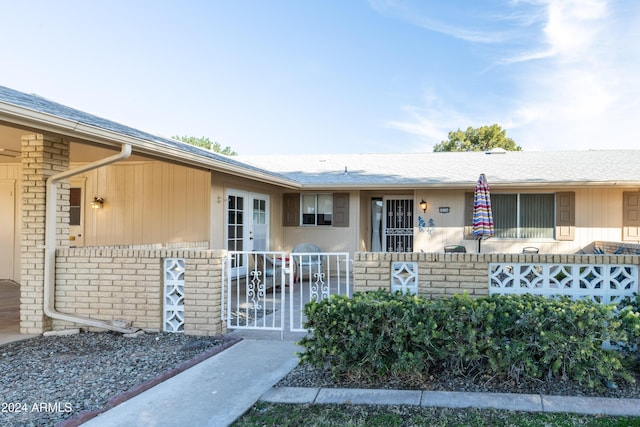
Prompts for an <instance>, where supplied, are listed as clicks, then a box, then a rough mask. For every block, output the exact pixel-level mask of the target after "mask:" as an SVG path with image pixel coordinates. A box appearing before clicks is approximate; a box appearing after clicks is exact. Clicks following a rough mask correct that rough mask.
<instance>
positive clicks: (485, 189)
mask: <svg viewBox="0 0 640 427" xmlns="http://www.w3.org/2000/svg"><path fill="white" fill-rule="evenodd" d="M493 232H494V231H493V213H492V212H491V194H490V192H489V183H488V182H487V177H486V176H485V175H484V174H480V178H478V182H476V188H475V190H474V192H473V235H474V236H476V238H477V239H478V253H480V242H481V241H482V239H488V238H489V237H491V236H493Z"/></svg>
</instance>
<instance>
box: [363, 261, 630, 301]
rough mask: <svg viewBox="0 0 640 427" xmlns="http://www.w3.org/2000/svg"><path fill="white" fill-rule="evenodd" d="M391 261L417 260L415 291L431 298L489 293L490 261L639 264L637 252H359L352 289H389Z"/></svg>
mask: <svg viewBox="0 0 640 427" xmlns="http://www.w3.org/2000/svg"><path fill="white" fill-rule="evenodd" d="M392 262H416V263H417V264H418V275H419V276H418V294H419V295H422V296H426V297H429V298H433V297H439V296H443V295H451V294H455V293H462V292H467V293H468V294H469V295H474V296H480V295H488V294H489V264H490V263H505V262H506V263H562V264H627V265H640V256H637V255H573V254H526V255H523V254H469V253H466V254H462V253H379V252H359V253H356V254H355V256H354V271H353V276H354V277H353V282H354V292H363V291H375V290H378V289H380V288H382V289H386V290H390V289H391V263H392Z"/></svg>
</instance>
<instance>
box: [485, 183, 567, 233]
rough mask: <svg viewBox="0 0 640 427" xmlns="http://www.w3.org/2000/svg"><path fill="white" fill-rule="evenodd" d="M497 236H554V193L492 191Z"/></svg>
mask: <svg viewBox="0 0 640 427" xmlns="http://www.w3.org/2000/svg"><path fill="white" fill-rule="evenodd" d="M491 208H492V211H493V223H494V229H495V235H494V236H495V237H497V238H504V239H538V238H543V239H544V238H548V239H553V237H554V231H555V195H554V194H525V193H523V194H520V193H518V194H491Z"/></svg>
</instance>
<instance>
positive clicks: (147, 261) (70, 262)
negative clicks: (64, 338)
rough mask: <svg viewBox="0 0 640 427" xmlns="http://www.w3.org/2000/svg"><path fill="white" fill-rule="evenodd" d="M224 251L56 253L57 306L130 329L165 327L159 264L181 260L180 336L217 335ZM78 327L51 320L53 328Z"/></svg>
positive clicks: (221, 324)
mask: <svg viewBox="0 0 640 427" xmlns="http://www.w3.org/2000/svg"><path fill="white" fill-rule="evenodd" d="M225 255H226V252H225V251H216V250H195V249H116V248H69V249H59V250H58V251H57V257H56V294H55V298H56V308H57V309H58V310H59V311H61V312H63V313H69V314H74V315H78V316H81V317H90V318H93V319H97V320H101V321H104V322H107V323H108V322H110V321H112V320H115V319H123V320H127V321H130V322H131V323H132V326H133V327H136V328H141V329H146V330H153V331H161V330H162V329H163V298H164V285H163V260H164V259H165V258H179V259H183V260H184V266H185V274H184V281H185V283H184V332H185V333H186V334H188V335H218V334H222V333H224V332H226V324H225V323H224V322H223V321H222V320H221V309H222V308H221V305H222V265H223V259H224V257H225ZM78 326H80V325H76V324H71V323H69V322H65V321H60V320H54V321H53V328H54V329H65V328H70V327H78Z"/></svg>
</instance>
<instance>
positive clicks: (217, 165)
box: [0, 102, 299, 189]
mask: <svg viewBox="0 0 640 427" xmlns="http://www.w3.org/2000/svg"><path fill="white" fill-rule="evenodd" d="M0 117H1V121H3V122H5V123H8V124H13V125H16V126H19V127H23V128H26V129H31V130H32V131H33V132H37V133H40V132H45V133H47V132H48V133H54V134H57V135H62V136H67V137H70V138H79V139H82V140H86V141H89V142H96V143H99V144H103V145H107V146H111V147H116V148H117V147H120V146H121V145H122V144H130V145H131V146H132V147H133V148H134V149H135V152H136V153H137V154H147V155H153V156H154V157H157V158H162V159H167V160H171V161H173V162H178V163H182V164H185V165H191V166H194V167H199V168H202V169H210V170H218V171H222V172H226V173H230V174H233V175H237V176H242V177H245V178H249V179H253V180H257V181H260V182H264V183H269V184H274V185H277V186H281V187H286V188H291V189H294V188H299V183H297V182H296V181H293V180H291V179H287V178H285V177H282V178H280V177H278V176H274V175H272V174H270V173H267V172H261V171H260V170H256V169H252V168H251V167H246V168H245V167H243V166H241V165H234V164H231V163H226V162H223V161H220V160H216V159H212V158H209V157H204V156H198V155H197V154H193V153H189V152H186V151H182V150H179V149H177V148H176V147H172V146H170V145H166V144H162V142H160V141H158V142H156V143H151V142H149V141H145V140H143V139H139V138H135V137H132V136H128V135H123V134H121V133H118V132H113V131H110V130H106V129H102V128H98V127H95V126H91V125H87V124H84V123H80V122H77V121H74V120H69V119H64V118H61V117H58V116H55V115H52V114H47V113H42V112H39V111H35V110H31V109H28V108H23V107H19V106H15V105H13V104H6V103H1V102H0ZM238 163H239V162H238Z"/></svg>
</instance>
